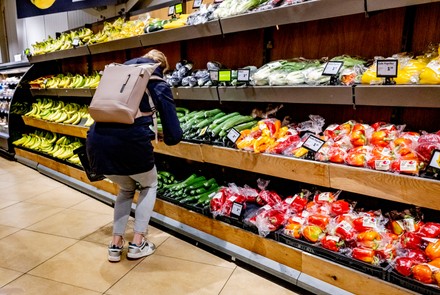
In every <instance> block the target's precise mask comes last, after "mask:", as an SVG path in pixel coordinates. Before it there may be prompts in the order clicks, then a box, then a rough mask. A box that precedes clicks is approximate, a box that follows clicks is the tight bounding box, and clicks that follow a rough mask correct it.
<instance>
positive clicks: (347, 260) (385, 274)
mask: <svg viewBox="0 0 440 295" xmlns="http://www.w3.org/2000/svg"><path fill="white" fill-rule="evenodd" d="M275 239H276V240H277V241H278V242H280V243H284V244H286V245H289V246H292V247H294V248H297V249H300V250H302V251H304V252H308V253H310V254H313V255H316V256H319V257H323V258H325V259H328V260H331V261H333V262H335V263H338V264H340V265H344V266H346V267H349V268H352V269H355V270H358V271H360V272H362V273H365V274H368V275H371V276H374V277H377V278H380V279H382V280H384V281H388V280H389V271H388V269H389V265H388V264H384V265H381V266H375V265H371V264H368V263H365V262H362V261H359V260H356V259H353V258H351V257H348V256H346V255H344V254H341V253H338V252H333V251H330V250H328V249H325V248H322V247H320V246H317V245H314V244H312V243H309V242H307V241H303V240H299V239H295V238H293V237H290V236H287V235H285V234H284V233H283V230H282V229H281V230H279V231H277V232H276V233H275Z"/></svg>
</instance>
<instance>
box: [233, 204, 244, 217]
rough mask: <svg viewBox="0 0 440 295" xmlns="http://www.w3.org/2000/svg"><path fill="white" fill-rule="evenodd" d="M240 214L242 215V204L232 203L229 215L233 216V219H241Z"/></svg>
mask: <svg viewBox="0 0 440 295" xmlns="http://www.w3.org/2000/svg"><path fill="white" fill-rule="evenodd" d="M242 213H243V204H240V203H237V202H234V203H233V204H232V208H231V215H234V216H235V217H241V214H242Z"/></svg>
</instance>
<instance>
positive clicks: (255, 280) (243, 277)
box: [220, 267, 298, 295]
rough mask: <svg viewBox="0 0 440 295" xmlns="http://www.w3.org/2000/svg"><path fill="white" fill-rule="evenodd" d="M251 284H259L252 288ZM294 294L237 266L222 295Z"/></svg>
mask: <svg viewBox="0 0 440 295" xmlns="http://www.w3.org/2000/svg"><path fill="white" fill-rule="evenodd" d="M251 286H258V288H252V287H251ZM236 294H240V295H266V294H277V295H293V294H298V293H295V292H292V291H290V290H288V289H286V288H284V287H282V286H280V285H277V284H275V283H273V282H271V281H269V280H267V279H265V278H263V277H260V276H258V275H256V274H254V273H252V272H250V271H248V270H245V269H243V268H240V267H237V268H236V269H235V270H234V273H233V274H232V276H231V277H230V278H229V280H228V282H227V283H226V285H225V287H224V288H223V290H222V291H221V293H220V295H236Z"/></svg>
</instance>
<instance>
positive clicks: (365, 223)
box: [353, 213, 376, 232]
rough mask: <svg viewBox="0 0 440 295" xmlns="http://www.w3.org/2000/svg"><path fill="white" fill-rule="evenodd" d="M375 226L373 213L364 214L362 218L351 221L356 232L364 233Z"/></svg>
mask: <svg viewBox="0 0 440 295" xmlns="http://www.w3.org/2000/svg"><path fill="white" fill-rule="evenodd" d="M375 226H376V219H375V216H374V214H373V213H371V214H369V213H366V214H365V215H364V216H361V217H358V218H356V219H354V220H353V227H354V229H355V230H356V231H357V232H364V231H367V230H370V229H371V228H374V227H375Z"/></svg>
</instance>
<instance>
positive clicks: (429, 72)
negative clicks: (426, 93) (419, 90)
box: [420, 57, 440, 84]
mask: <svg viewBox="0 0 440 295" xmlns="http://www.w3.org/2000/svg"><path fill="white" fill-rule="evenodd" d="M420 84H440V57H437V58H434V59H432V60H431V61H430V62H429V63H428V64H427V65H426V67H425V68H424V69H423V70H422V72H421V73H420Z"/></svg>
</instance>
